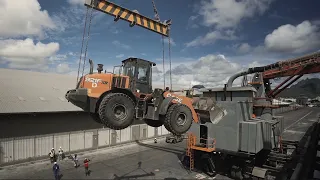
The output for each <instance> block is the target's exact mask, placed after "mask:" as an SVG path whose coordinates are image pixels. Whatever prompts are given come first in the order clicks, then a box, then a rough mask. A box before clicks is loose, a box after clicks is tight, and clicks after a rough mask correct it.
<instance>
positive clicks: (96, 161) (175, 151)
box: [0, 140, 221, 179]
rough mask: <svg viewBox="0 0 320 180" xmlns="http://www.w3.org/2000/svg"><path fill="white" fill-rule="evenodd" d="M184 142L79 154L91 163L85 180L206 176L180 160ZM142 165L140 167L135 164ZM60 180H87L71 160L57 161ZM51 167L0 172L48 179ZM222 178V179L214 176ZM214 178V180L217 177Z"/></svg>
mask: <svg viewBox="0 0 320 180" xmlns="http://www.w3.org/2000/svg"><path fill="white" fill-rule="evenodd" d="M184 146H185V143H184V142H181V143H179V144H176V145H169V144H167V143H165V142H164V140H161V141H159V142H158V143H157V144H154V143H153V140H152V141H146V142H141V143H140V145H137V144H131V145H128V146H124V147H120V148H117V149H109V150H102V151H99V152H91V153H86V154H85V155H84V154H82V155H81V154H80V155H79V156H80V157H79V158H81V159H80V161H81V160H83V158H85V157H88V158H89V159H91V160H92V162H91V163H90V169H91V170H92V172H91V176H90V177H88V179H102V178H103V179H135V178H137V179H166V178H176V179H197V178H201V177H202V178H205V177H206V176H204V175H201V174H198V173H195V172H192V173H190V172H188V171H187V170H186V169H184V168H183V167H182V165H181V163H180V161H179V158H180V157H181V155H182V153H183V152H184ZM139 162H141V168H138V163H139ZM59 164H60V167H61V172H62V174H63V176H62V178H61V179H86V178H87V177H86V176H85V174H84V168H83V166H80V167H79V168H78V169H75V168H74V167H73V163H72V162H71V161H70V160H65V161H63V162H59ZM51 168H52V164H51V163H49V162H48V161H42V162H37V163H34V164H24V165H20V166H9V167H5V168H3V169H2V170H0V178H3V179H21V178H24V179H26V178H28V179H48V178H53V173H52V170H51ZM217 177H221V176H217ZM217 177H216V178H217Z"/></svg>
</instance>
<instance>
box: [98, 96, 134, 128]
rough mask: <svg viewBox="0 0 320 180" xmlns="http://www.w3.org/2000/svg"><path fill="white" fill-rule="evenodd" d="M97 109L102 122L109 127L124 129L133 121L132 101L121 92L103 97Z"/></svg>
mask: <svg viewBox="0 0 320 180" xmlns="http://www.w3.org/2000/svg"><path fill="white" fill-rule="evenodd" d="M98 111H99V117H100V119H101V121H102V122H103V124H105V125H106V126H107V127H108V128H111V129H115V130H121V129H125V128H127V127H129V126H130V125H131V124H132V123H133V121H134V111H135V109H134V102H133V100H132V99H131V98H130V97H129V96H127V95H126V94H123V93H113V94H108V95H107V96H105V97H103V99H102V101H101V103H100V106H99V110H98Z"/></svg>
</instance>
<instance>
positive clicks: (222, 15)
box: [186, 0, 273, 47]
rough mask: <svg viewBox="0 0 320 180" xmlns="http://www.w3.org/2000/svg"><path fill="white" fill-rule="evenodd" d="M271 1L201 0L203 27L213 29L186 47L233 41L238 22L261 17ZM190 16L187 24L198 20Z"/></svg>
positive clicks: (200, 12) (200, 13)
mask: <svg viewBox="0 0 320 180" xmlns="http://www.w3.org/2000/svg"><path fill="white" fill-rule="evenodd" d="M272 1H273V0H242V1H239V0H202V1H201V3H200V7H199V11H198V12H199V15H200V17H202V18H203V25H205V26H208V27H212V26H213V27H214V30H213V31H211V32H209V33H207V34H206V35H205V36H198V37H197V38H195V39H194V40H193V41H191V42H188V43H186V46H187V47H194V46H205V45H210V44H213V43H215V42H216V41H217V40H235V39H237V37H236V36H235V30H236V27H237V26H238V25H239V24H240V22H241V21H242V20H244V19H247V18H252V17H254V16H256V15H262V14H263V13H264V12H265V11H266V10H267V9H268V7H269V5H270V3H271V2H272ZM230 7H231V9H230ZM198 18H199V17H198V16H191V17H190V18H189V23H190V22H192V21H194V20H195V19H198Z"/></svg>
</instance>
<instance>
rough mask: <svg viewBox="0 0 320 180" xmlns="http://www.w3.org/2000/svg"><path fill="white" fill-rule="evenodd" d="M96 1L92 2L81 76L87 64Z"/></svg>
mask: <svg viewBox="0 0 320 180" xmlns="http://www.w3.org/2000/svg"><path fill="white" fill-rule="evenodd" d="M94 1H95V0H92V4H91V12H90V21H89V27H88V35H87V43H86V50H85V51H84V60H83V66H82V75H81V76H83V73H84V67H85V65H86V57H87V51H88V44H89V39H90V28H91V22H92V14H93V6H94ZM83 83H84V81H83Z"/></svg>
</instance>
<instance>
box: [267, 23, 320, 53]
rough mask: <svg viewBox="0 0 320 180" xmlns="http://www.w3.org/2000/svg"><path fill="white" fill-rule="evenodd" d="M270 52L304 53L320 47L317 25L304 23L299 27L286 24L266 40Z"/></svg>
mask: <svg viewBox="0 0 320 180" xmlns="http://www.w3.org/2000/svg"><path fill="white" fill-rule="evenodd" d="M265 46H266V48H267V49H268V50H270V51H275V52H294V53H302V52H306V51H309V50H313V49H317V48H319V47H320V31H319V27H318V26H317V25H316V24H311V22H310V21H303V22H302V23H300V24H298V25H297V26H293V25H291V24H286V25H282V26H280V27H278V28H277V29H275V30H274V31H273V32H272V33H271V34H268V35H267V36H266V38H265Z"/></svg>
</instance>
